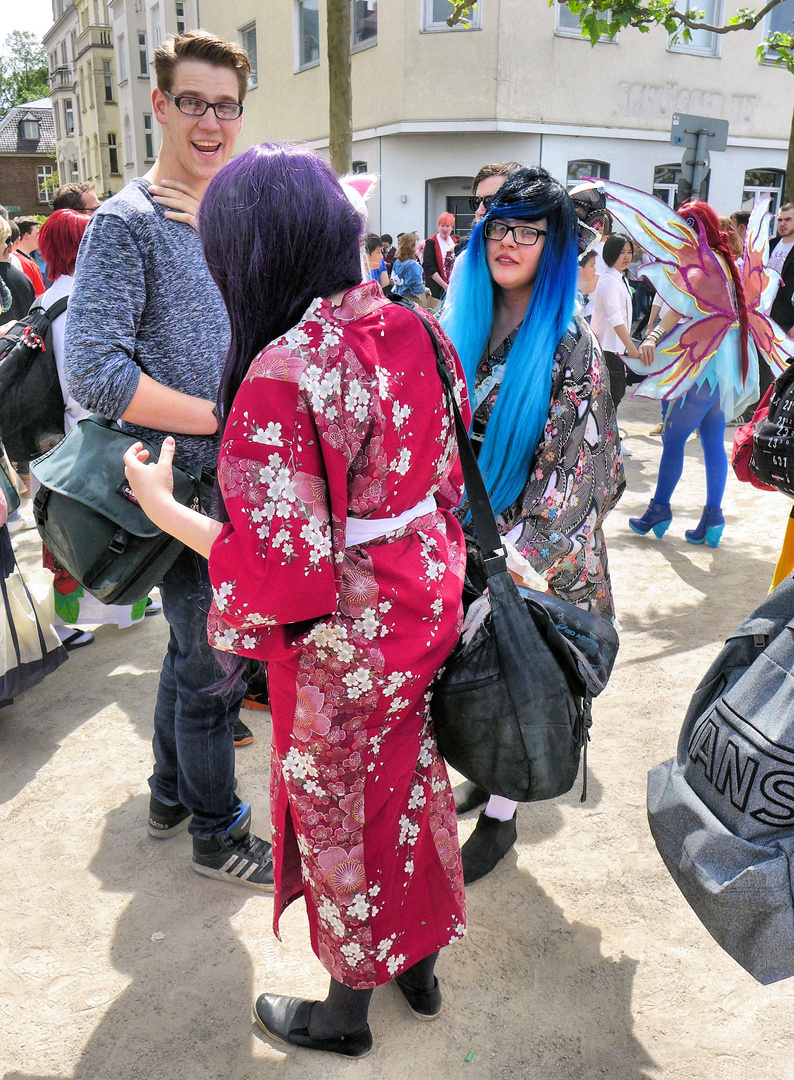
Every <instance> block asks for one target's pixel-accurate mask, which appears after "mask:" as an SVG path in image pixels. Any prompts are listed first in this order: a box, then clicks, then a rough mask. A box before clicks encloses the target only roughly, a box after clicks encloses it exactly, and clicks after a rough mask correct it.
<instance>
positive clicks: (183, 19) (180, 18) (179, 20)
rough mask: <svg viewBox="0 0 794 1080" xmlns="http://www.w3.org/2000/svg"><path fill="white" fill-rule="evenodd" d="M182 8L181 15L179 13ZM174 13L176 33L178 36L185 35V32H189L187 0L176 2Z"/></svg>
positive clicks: (177, 0) (175, 0)
mask: <svg viewBox="0 0 794 1080" xmlns="http://www.w3.org/2000/svg"><path fill="white" fill-rule="evenodd" d="M180 8H182V12H181V14H180V11H179V9H180ZM174 12H175V14H176V32H177V34H184V32H185V30H187V11H186V9H185V0H174ZM180 24H181V25H180Z"/></svg>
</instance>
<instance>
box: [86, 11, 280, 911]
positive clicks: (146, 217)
mask: <svg viewBox="0 0 794 1080" xmlns="http://www.w3.org/2000/svg"><path fill="white" fill-rule="evenodd" d="M154 67H155V71H156V73H157V87H156V89H155V90H154V91H153V92H152V111H153V114H154V116H155V118H156V120H157V122H158V123H159V124H160V125H161V127H162V134H163V140H162V146H161V148H160V153H159V154H158V156H157V160H156V161H155V163H154V166H153V167H152V169H151V170H150V171H149V172H148V173H147V174H146V176H144V177H141V178H138V179H135V180H131V181H130V182H129V183H128V184H127V186H126V187H125V188H124V189H123V190H122V191H121V192H119V194H118V195H115V196H114V197H113V198H111V199H108V200H107V201H106V202H104V203H103V204H102V206H101V207H100V208H99V210H98V211H97V212H96V213H95V214H94V216H93V219H92V221H91V224H90V225H89V227H88V229H87V230H86V233H85V237H84V239H83V243H82V246H81V248H80V254H79V257H78V261H77V267H76V270H75V284H74V290H73V292H72V296H71V301H70V304H69V318H68V322H67V335H66V373H67V379H68V382H69V385H70V389H71V391H72V393H73V395H74V397H75V398H76V399H77V400H78V401H79V402H80V403H81V404H82V405H84V406H85V407H86V408H89V409H91V410H93V411H94V412H99V413H102V415H104V416H108V417H110V418H111V419H119V418H120V419H121V420H123V421H124V425H125V427H126V428H127V429H128V430H130V431H132V432H133V433H134V434H135V435H139V436H140V437H142V438H144V439H148V440H150V441H153V442H155V443H157V444H159V443H160V442H162V440H163V438H164V437H165V436H166V435H167V434H171V435H173V436H174V437H175V439H176V443H177V450H176V452H177V457H178V458H179V459H180V460H181V461H183V462H184V463H185V464H187V465H190V466H192V467H193V468H194V469H201V467H202V466H208V467H210V468H212V469H214V468H215V466H216V463H217V458H218V449H219V436H218V423H217V419H216V416H215V409H214V405H215V396H216V393H217V390H218V383H219V380H220V375H221V371H222V369H223V363H224V358H225V355H226V350H227V348H228V345H229V323H228V319H227V316H226V310H225V308H224V305H223V301H222V299H221V295H220V293H219V291H218V289H217V287H216V286H215V283H214V282H213V280H212V278H211V276H210V273H209V270H208V268H207V265H206V263H205V261H204V257H203V253H202V250H201V244H200V242H199V239H198V236H197V235H196V232H195V230H194V228H193V227H192V222H193V218H194V213H195V209H196V207H197V206H198V204H199V202H200V200H201V197H202V195H203V194H204V191H205V190H206V188H207V185H208V184H209V182H210V180H212V178H213V177H214V176H215V175H216V174H217V173H218V171H219V170H220V169H221V168H222V167H223V166H224V165H225V164H226V163H227V162H228V161H229V159H230V157H231V155H232V151H233V149H234V142H235V139H236V137H237V134H238V132H239V131H240V128H241V126H242V111H243V99H244V97H245V92H246V88H247V85H248V76H249V74H250V64H249V61H248V57H247V56H246V54H245V52H244V50H243V49H242V47H241V46H239V45H237V44H233V43H231V42H228V41H223V40H222V39H220V38H217V37H215V36H213V35H212V34H208V33H206V32H205V31H203V30H192V31H189V32H188V33H185V34H181V35H179V36H178V37H177V38H175V39H173V40H167V41H165V42H163V43H162V44H161V45H159V46H158V47H157V49H156V50H155V53H154ZM111 281H112V283H113V301H112V303H108V299H107V297H108V283H109V282H111ZM160 592H161V596H162V600H163V611H164V614H165V617H166V619H167V620H168V623H169V626H170V631H171V633H170V641H169V645H168V652H167V654H166V658H165V661H164V663H163V669H162V672H161V675H160V685H159V691H158V695H157V704H156V707H155V713H154V740H153V747H154V759H155V763H154V772H153V774H152V776H151V777H150V779H149V786H150V788H151V798H150V802H149V832H150V834H151V835H152V836H156V837H158V838H166V837H170V836H173V835H174V834H175V833H177V832H179V831H181V830H182V829H184V828H186V827H189V829H190V832H191V834H192V836H193V869H194V870H196V872H197V873H200V874H204V875H205V876H207V877H214V878H217V879H220V880H225V881H230V882H233V883H236V884H240V885H245V886H247V887H248V888H253V889H258V890H260V891H271V890H272V887H273V868H272V862H271V853H270V845H269V844H268V843H265V842H264V841H262V840H260V839H258V838H257V837H256V836H254V834H253V833H252V832H251V831H250V820H251V812H250V808H249V806H248V805H243V804H241V802H240V800H239V799H238V798H237V795H236V794H235V791H234V786H235V784H234V736H233V728H234V723H235V720H236V719H237V716H238V712H239V708H240V701H241V698H242V691H243V688H242V686H239V688H237V689H236V690H235V692H234V693H232V694H231V695H229V696H226V697H220V696H216V695H214V694H212V693H210V692H209V691H208V689H207V687H210V686H212V685H213V684H215V683H217V682H219V680H220V679H221V678H222V674H223V673H222V671H221V669H220V667H219V666H218V664H217V661H216V659H215V656H214V653H213V652H212V650H211V649H210V647H209V644H208V642H207V625H206V619H207V612H208V611H209V607H210V603H211V601H212V589H211V586H210V581H209V574H208V570H207V563H206V560H204V559H201V558H199V557H198V556H196V555H195V554H194V553H193V552H191V551H190V550H187V549H186V550H184V551H183V552H182V554H181V555H180V556H179V557H178V559H177V560H176V562H175V563H174V565H173V566H172V567H171V569H170V570H169V571H168V572H167V573H166V574H165V576H164V578H163V581H162V582H161V584H160Z"/></svg>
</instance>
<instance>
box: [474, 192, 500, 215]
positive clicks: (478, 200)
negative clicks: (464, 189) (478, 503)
mask: <svg viewBox="0 0 794 1080" xmlns="http://www.w3.org/2000/svg"><path fill="white" fill-rule="evenodd" d="M495 198H496V195H469V209H470V210H471V212H472V213H473V214H476V213H477V211H478V210H479V209H480V206H481V205H482V206H484V207H485V209H486V210H488V209H489V207H490V205H491V203H492V202H493V201H494V199H495Z"/></svg>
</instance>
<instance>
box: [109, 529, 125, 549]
mask: <svg viewBox="0 0 794 1080" xmlns="http://www.w3.org/2000/svg"><path fill="white" fill-rule="evenodd" d="M128 539H129V533H128V532H127V530H126V529H119V530H118V532H117V533H115V535H114V536H113V539H112V540H111V541H110V543H109V544H108V551H109V552H110V553H111V554H112V555H122V554H123V553H124V552H125V551H126V548H127V541H128Z"/></svg>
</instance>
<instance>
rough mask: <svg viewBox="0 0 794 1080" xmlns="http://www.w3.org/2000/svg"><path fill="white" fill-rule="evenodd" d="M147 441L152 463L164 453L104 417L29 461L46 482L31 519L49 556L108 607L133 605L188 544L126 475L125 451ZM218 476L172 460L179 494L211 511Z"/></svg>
mask: <svg viewBox="0 0 794 1080" xmlns="http://www.w3.org/2000/svg"><path fill="white" fill-rule="evenodd" d="M136 442H143V445H144V446H145V447H146V449H147V450H148V451H149V460H150V461H151V462H156V461H157V459H158V457H159V448H158V447H156V446H154V445H153V444H152V443H148V442H145V441H144V440H142V439H140V438H139V437H138V436H137V435H132V434H130V433H129V432H126V431H123V430H122V429H121V428H120V427H119V425H118V424H116V423H113V422H112V421H111V420H106V419H105V418H104V417H102V416H85V417H83V419H82V420H79V421H78V422H77V424H76V425H75V427H73V428H72V430H71V431H70V432H69V434H68V435H67V436H66V438H65V439H63V440H62V441H61V442H60V443H59V444H58V445H57V446H56V447H55V448H54V449H52V450H50V451H49V453H47V454H44V456H43V457H40V458H38V459H37V460H36V461H33V462H31V470H30V471H31V472H32V473H33V475H34V476H35V477H36V479H37V480H38V481H39V483H40V484H41V485H42V486H41V488H40V489H39V491H38V492H37V494H36V497H35V499H34V501H33V515H34V517H35V519H36V526H37V528H38V530H39V534H40V535H41V538H42V540H43V541H44V543H45V544H46V545H47V548H48V549H49V551H50V552H51V553H52V554H53V555H54V556H55V558H56V559H57V560H58V562H59V563H60V564H61V566H63V568H64V569H65V570H67V571H68V573H70V574H71V576H72V577H73V578H74V579H75V581H77V582H78V584H80V585H82V586H83V588H84V589H86V590H87V591H88V592H90V593H91V594H92V596H95V597H96V598H97V600H101V601H102V603H103V604H134V603H135V602H136V601H138V600H140V599H141V597H143V596H147V595H148V594H149V592H150V591H151V590H152V589H153V588H154V586H155V585H156V584H157V583H158V582H159V581H160V580H161V579H162V577H163V574H165V572H166V571H167V570H169V569H170V567H171V566H172V564H173V563H174V561H175V559H176V558H177V556H178V555H179V553H180V552H181V550H182V548H183V546H184V545H183V544H181V543H180V542H179V541H178V540H175V539H174V538H173V537H172V536H169V535H168V534H167V533H164V532H163V531H162V530H161V529H158V527H157V526H156V525H154V524H153V523H152V522H151V521H150V520H149V519H148V517H147V516H146V514H144V512H143V510H141V508H140V506H139V505H138V503H137V501H136V500H135V496H134V495H133V494H132V490H131V488H130V486H129V484H128V483H127V479H126V477H125V475H124V462H123V460H122V458H123V455H124V453H125V451H126V450H127V449H128V448H129V447H130V446H132V445H133V443H136ZM213 484H214V477H213V476H212V475H211V473H210V472H209V471H208V470H205V471H204V473H203V474H201V472H200V470H199V471H198V472H197V471H196V470H191V469H189V468H187V467H185V466H184V465H180V464H179V463H177V462H174V497H175V499H176V500H177V502H180V503H182V504H183V506H191V507H192V508H193V509H195V510H199V509H201V507H202V506H204V507H205V508H206V506H207V505H208V498H209V497H210V496H211V492H212V486H213Z"/></svg>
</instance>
